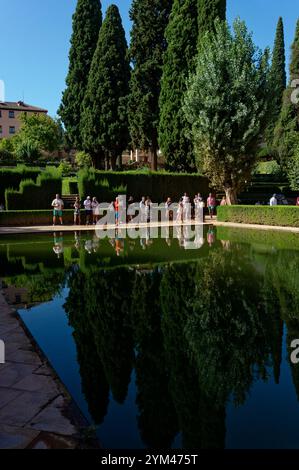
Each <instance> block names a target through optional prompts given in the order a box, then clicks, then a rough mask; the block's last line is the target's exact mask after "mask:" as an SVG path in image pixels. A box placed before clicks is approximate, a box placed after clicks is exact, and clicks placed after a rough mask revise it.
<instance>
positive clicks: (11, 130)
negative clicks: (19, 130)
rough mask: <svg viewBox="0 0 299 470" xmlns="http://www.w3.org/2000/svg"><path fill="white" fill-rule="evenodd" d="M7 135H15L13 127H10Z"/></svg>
mask: <svg viewBox="0 0 299 470" xmlns="http://www.w3.org/2000/svg"><path fill="white" fill-rule="evenodd" d="M9 133H10V134H15V133H16V128H15V126H10V128H9Z"/></svg>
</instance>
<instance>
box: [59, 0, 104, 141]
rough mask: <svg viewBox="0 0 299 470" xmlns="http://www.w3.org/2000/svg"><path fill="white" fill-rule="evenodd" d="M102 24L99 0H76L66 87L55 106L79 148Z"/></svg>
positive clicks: (70, 137)
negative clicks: (59, 102)
mask: <svg viewBox="0 0 299 470" xmlns="http://www.w3.org/2000/svg"><path fill="white" fill-rule="evenodd" d="M101 24H102V9H101V2H100V0H78V3H77V8H76V11H75V13H74V15H73V33H72V38H71V49H70V53H69V61H70V63H69V71H68V75H67V78H66V89H65V91H64V93H63V96H62V102H61V105H60V108H59V110H58V114H59V115H60V117H61V119H62V121H63V123H64V126H65V128H66V131H67V136H68V140H69V142H70V144H71V145H72V146H74V147H75V148H81V147H82V142H81V136H80V121H81V112H82V102H83V99H84V96H85V91H86V87H87V80H88V74H89V70H90V66H91V62H92V58H93V55H94V51H95V48H96V44H97V40H98V36H99V31H100V28H101Z"/></svg>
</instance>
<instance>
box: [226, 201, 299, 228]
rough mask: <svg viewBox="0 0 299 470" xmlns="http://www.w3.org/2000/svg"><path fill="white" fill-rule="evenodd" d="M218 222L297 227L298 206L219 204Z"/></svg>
mask: <svg viewBox="0 0 299 470" xmlns="http://www.w3.org/2000/svg"><path fill="white" fill-rule="evenodd" d="M217 218H218V221H219V222H235V223H241V224H259V225H274V226H281V227H299V207H295V206H276V207H270V206H221V207H218V208H217Z"/></svg>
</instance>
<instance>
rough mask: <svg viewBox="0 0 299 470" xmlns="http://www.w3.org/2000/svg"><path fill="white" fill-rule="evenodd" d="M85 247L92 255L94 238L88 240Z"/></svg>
mask: <svg viewBox="0 0 299 470" xmlns="http://www.w3.org/2000/svg"><path fill="white" fill-rule="evenodd" d="M84 248H85V250H86V251H87V253H88V254H89V255H91V254H92V251H93V246H92V240H86V242H85V245H84Z"/></svg>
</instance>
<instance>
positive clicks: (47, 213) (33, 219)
mask: <svg viewBox="0 0 299 470" xmlns="http://www.w3.org/2000/svg"><path fill="white" fill-rule="evenodd" d="M73 221H74V211H73V210H64V211H63V222H64V224H72V223H73ZM52 224H53V211H52V210H38V211H3V212H0V226H3V227H27V226H28V227H31V226H34V225H52ZM57 229H58V230H59V225H57Z"/></svg>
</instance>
